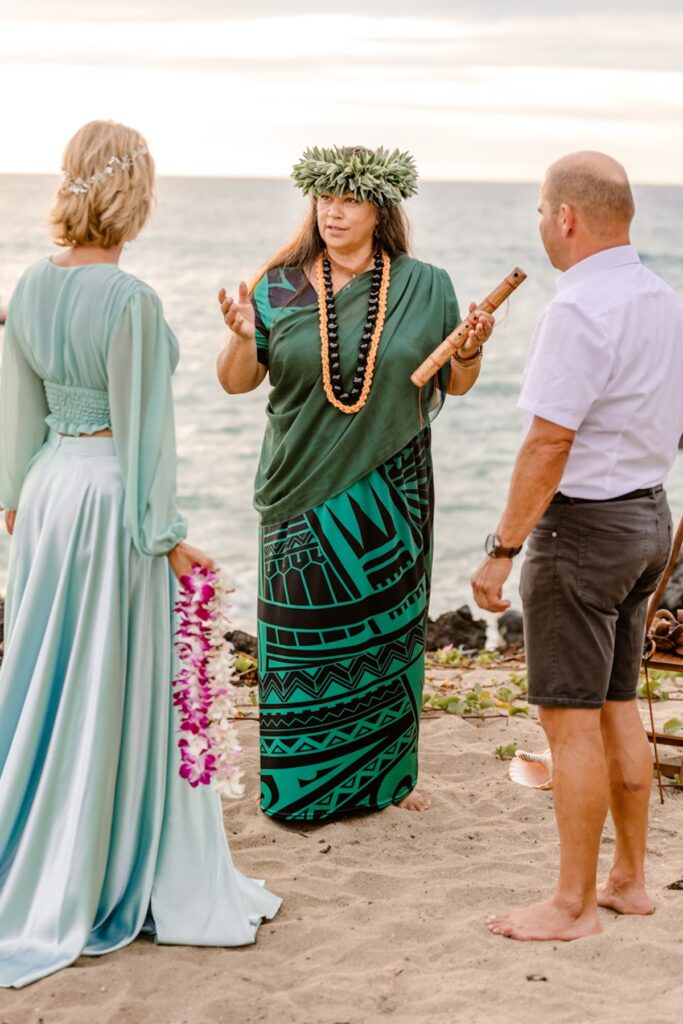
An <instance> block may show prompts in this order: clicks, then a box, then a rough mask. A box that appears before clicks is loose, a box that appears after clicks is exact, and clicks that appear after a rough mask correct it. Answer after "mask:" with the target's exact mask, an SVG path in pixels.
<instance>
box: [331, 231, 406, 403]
mask: <svg viewBox="0 0 683 1024" xmlns="http://www.w3.org/2000/svg"><path fill="white" fill-rule="evenodd" d="M374 263H375V266H374V270H373V271H372V284H371V286H370V300H369V302H368V315H367V319H366V321H365V327H364V328H363V336H362V338H361V342H360V346H359V349H358V362H357V364H356V369H355V372H354V374H353V382H352V384H351V387H350V388H349V390H348V391H346V390H345V388H344V383H343V381H342V375H341V367H340V364H339V332H338V326H337V309H336V306H335V304H334V291H333V290H332V266H331V264H330V259H329V256H328V255H327V253H326V252H322V253H321V254H320V256H319V257H318V260H317V266H316V270H317V276H318V306H319V309H320V343H321V357H322V368H323V388H324V389H325V395H326V396H327V400H328V402H329V403H330V404H331V405H333V406H334V407H335V409H339V411H340V412H345V413H354V412H358V410H359V409H362V408H363V406H364V405H365V403H366V402H367V400H368V395H369V394H370V388H371V387H372V375H373V373H374V370H375V359H376V357H377V349H378V348H379V342H380V338H381V337H382V330H383V329H384V320H385V318H386V315H387V294H388V292H389V281H390V279H391V261H390V259H389V257H388V255H387V253H386V252H385V251H384V250H383V249H381V250H380V249H378V250H377V252H376V253H375V257H374ZM323 296H324V299H323Z"/></svg>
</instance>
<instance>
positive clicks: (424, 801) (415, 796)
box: [396, 789, 432, 811]
mask: <svg viewBox="0 0 683 1024" xmlns="http://www.w3.org/2000/svg"><path fill="white" fill-rule="evenodd" d="M396 806H397V807H400V808H401V810H403V811H428V810H429V808H430V807H431V806H432V801H431V800H430V799H429V798H428V797H426V796H423V795H422V793H418V791H417V790H416V789H412V790H411V791H410V793H408V796H404V797H403V799H402V800H399V802H398V803H397V804H396Z"/></svg>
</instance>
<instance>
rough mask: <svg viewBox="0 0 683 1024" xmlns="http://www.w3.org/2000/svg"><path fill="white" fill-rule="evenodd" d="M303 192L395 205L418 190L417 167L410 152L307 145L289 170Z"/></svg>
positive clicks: (379, 204)
mask: <svg viewBox="0 0 683 1024" xmlns="http://www.w3.org/2000/svg"><path fill="white" fill-rule="evenodd" d="M292 178H293V179H294V184H295V185H296V186H297V187H298V188H300V189H301V191H302V192H303V194H304V195H305V196H308V195H312V196H322V195H328V194H329V195H345V194H346V193H347V192H351V193H352V194H353V196H354V197H355V198H356V199H360V200H361V201H363V202H370V203H374V204H375V206H397V205H398V204H399V203H400V202H401V200H402V199H408V198H409V196H413V195H415V193H416V192H417V169H416V167H415V161H414V159H413V158H412V156H411V155H410V153H402V152H401V151H400V150H398V149H394V150H393V151H391V152H390V151H389V150H388V149H384V147H383V146H380V147H379V149H375V150H372V149H365V147H362V146H333V147H332V148H331V149H321V148H319V147H318V146H313V148H312V149H307V150H306V152H305V153H304V155H303V156H302V158H301V160H299V162H298V163H296V164H295V165H294V168H293V170H292Z"/></svg>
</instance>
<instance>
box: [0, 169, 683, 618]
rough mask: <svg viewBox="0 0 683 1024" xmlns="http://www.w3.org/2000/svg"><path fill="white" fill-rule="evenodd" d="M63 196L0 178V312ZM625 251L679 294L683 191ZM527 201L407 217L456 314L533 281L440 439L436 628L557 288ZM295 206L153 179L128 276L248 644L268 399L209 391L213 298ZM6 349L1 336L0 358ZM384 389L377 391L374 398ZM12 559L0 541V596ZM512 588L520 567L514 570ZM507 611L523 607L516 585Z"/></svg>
mask: <svg viewBox="0 0 683 1024" xmlns="http://www.w3.org/2000/svg"><path fill="white" fill-rule="evenodd" d="M55 184H56V180H55V179H53V178H50V177H40V176H35V177H32V176H28V177H19V176H13V175H6V176H1V175H0V214H1V217H0V223H1V224H2V231H1V232H0V297H1V299H2V300H3V301H4V302H5V303H6V302H7V301H8V299H9V295H10V293H11V291H12V288H13V287H14V284H15V282H16V280H17V278H18V277H19V275H20V273H21V272H22V270H23V269H24V268H25V267H26V266H27V265H28V264H30V263H32V262H33V261H34V260H37V259H39V258H41V257H42V256H44V255H47V254H48V253H50V251H51V245H50V242H49V238H48V234H47V230H46V228H45V221H46V215H47V210H48V209H49V205H50V199H51V196H52V193H53V190H54V187H55ZM635 192H636V203H637V207H638V213H637V217H636V221H635V225H634V232H633V240H634V242H635V244H636V245H637V246H638V248H639V250H640V253H641V257H642V259H643V260H644V262H645V263H646V264H647V265H648V266H650V267H651V268H652V269H653V270H654V271H656V272H657V273H659V274H661V275H662V277H664V278H665V279H666V280H667V281H669V283H670V284H671V285H672V286H673V287H674V288H676V289H678V290H679V291H681V292H683V232H681V230H680V210H681V209H682V208H683V189H681V188H673V187H672V188H649V187H648V188H637V189H636V190H635ZM536 205H537V189H536V187H535V186H532V185H510V184H500V185H492V184H454V183H425V184H423V185H422V188H421V191H420V194H419V196H417V197H416V198H415V199H412V200H411V201H410V202H409V203H408V205H407V210H408V215H409V218H410V222H411V227H412V237H413V250H414V254H415V255H416V256H417V257H418V258H420V259H423V260H426V261H428V262H431V263H435V264H437V265H438V266H442V267H445V268H446V270H448V272H449V273H450V274H451V277H452V279H453V282H454V284H455V289H456V293H457V295H458V298H459V301H460V305H461V308H462V309H466V308H467V304H468V303H469V301H470V300H472V299H474V300H480V299H482V298H483V297H484V296H485V295H486V294H487V293H488V292H489V291H490V290H491V289H492V287H493V286H494V285H495V284H497V283H498V281H499V280H500V279H501V278H502V277H503V276H504V275H505V274H507V273H508V272H509V271H510V270H511V269H512V268H513V267H514V266H515V265H519V266H521V267H522V268H523V269H524V270H525V271H526V273H527V275H528V280H527V281H526V282H525V283H524V284H523V285H522V287H521V288H520V289H519V290H518V291H517V292H516V293H515V294H514V295H513V296H512V299H511V300H510V302H509V303H508V305H507V308H506V309H503V310H501V311H499V316H498V326H497V328H496V332H495V334H494V337H493V338H492V340H491V342H490V343H489V344H488V345H487V349H486V357H485V360H484V366H483V370H482V374H481V376H480V379H479V381H478V383H477V385H476V386H475V388H474V389H473V390H472V391H471V392H470V394H469V395H466V396H464V397H462V398H450V399H449V400H448V401H447V403H446V406H445V408H444V409H443V411H442V413H441V414H440V416H439V417H438V419H437V420H436V422H435V424H434V430H433V435H434V461H435V475H436V496H437V510H436V560H435V568H434V580H433V593H432V604H431V612H432V614H433V615H438V614H439V613H440V612H442V611H445V610H447V609H450V608H455V607H458V606H459V605H461V604H463V603H466V602H467V603H470V604H471V596H470V589H469V583H468V580H469V577H470V574H471V572H472V570H473V569H474V568H475V567H476V566H477V565H478V563H479V561H480V559H481V557H482V545H483V541H484V537H485V535H486V534H487V533H488V532H489V531H490V530H492V529H494V527H495V526H496V523H497V521H498V517H499V515H500V512H501V509H502V507H503V505H504V502H505V495H506V491H507V485H508V481H509V477H510V471H511V468H512V464H513V461H514V456H515V452H516V449H517V446H518V443H519V438H520V430H521V416H520V414H519V413H518V412H517V410H516V408H515V403H516V398H517V393H518V390H519V382H520V378H521V373H522V369H523V365H524V358H525V353H526V349H527V345H528V343H529V339H530V337H531V334H532V331H533V328H534V325H535V323H536V321H537V319H538V317H539V315H540V313H541V312H542V310H543V308H544V307H545V305H546V304H547V303H548V301H549V300H550V299H551V298H552V296H553V294H554V280H555V278H556V276H557V272H556V271H554V270H553V269H552V267H550V265H549V264H548V262H547V259H546V257H545V254H544V252H543V249H542V247H541V244H540V240H539V237H538V226H537V222H538V214H537V212H536ZM303 212H304V203H303V201H302V200H301V198H300V197H299V195H298V193H297V192H296V191H295V190H294V189H293V188H292V186H291V185H290V184H289V182H287V181H267V180H238V179H162V180H161V182H160V185H159V204H158V208H157V210H156V213H155V217H154V220H153V222H152V224H151V225H150V226H149V227H148V228H147V229H146V230H145V232H144V233H143V234H142V235H141V237H140V238H139V239H138V240H137V241H136V242H134V243H133V244H132V245H130V246H129V247H128V248H127V249H126V251H125V253H124V256H123V259H122V263H121V266H122V267H123V268H124V269H125V270H128V271H130V272H131V273H134V274H137V275H138V276H140V277H142V278H144V279H145V280H146V281H148V282H149V283H150V284H151V285H152V286H153V287H154V288H156V290H157V291H158V292H159V294H160V295H161V297H162V300H163V303H164V308H165V311H166V316H167V319H168V320H169V322H170V323H171V325H172V326H173V328H174V330H175V331H176V333H177V335H178V337H179V339H180V344H181V363H180V366H179V368H178V371H177V373H176V376H175V382H174V389H175V397H176V420H177V434H178V449H179V456H180V474H179V492H180V502H181V507H182V509H183V511H184V512H185V513H186V514H187V516H188V518H189V520H190V540H191V541H192V542H193V543H195V544H197V545H198V546H200V547H202V548H204V549H206V550H207V551H209V552H210V553H211V554H212V555H213V556H214V557H215V558H216V559H217V560H218V561H219V562H220V563H221V564H222V565H223V566H224V567H225V568H226V569H227V570H228V572H229V574H230V576H231V578H232V580H233V582H234V584H235V587H236V590H235V594H234V603H233V619H234V621H235V623H236V625H238V626H240V627H241V628H245V629H249V630H253V628H254V626H255V614H256V581H257V517H256V514H255V512H254V511H253V509H252V507H251V491H252V481H253V476H254V472H255V467H256V463H257V459H258V452H259V448H260V443H261V436H262V432H263V426H264V420H265V414H264V408H265V404H266V400H267V383H264V384H263V385H262V386H261V388H259V389H258V390H257V391H255V392H252V393H251V394H248V395H234V396H230V395H226V394H225V393H224V392H223V391H222V390H221V388H220V387H219V385H218V383H217V382H216V378H215V371H214V365H215V359H216V355H217V353H218V351H219V349H220V347H221V344H222V342H223V340H224V338H225V329H224V327H223V324H222V319H221V317H220V313H219V310H218V305H217V301H216V293H217V292H218V289H219V288H220V287H221V286H222V285H224V286H225V287H226V288H227V289H228V290H229V291H231V290H234V289H235V288H236V286H237V283H238V282H239V280H240V279H241V278H246V279H249V278H250V277H251V276H252V274H253V273H254V271H255V270H256V269H257V268H258V267H259V266H260V265H261V264H262V263H263V262H265V260H266V258H267V257H268V256H269V255H270V253H271V252H273V251H274V250H275V249H276V248H278V247H279V245H280V244H281V243H282V242H283V241H284V240H285V239H286V238H287V237H288V236H289V235H290V234H291V233H292V232H293V231H294V229H295V228H296V226H297V224H298V222H299V220H300V218H301V216H302V214H303ZM1 338H2V334H1V332H0V342H1ZM378 383H379V385H381V381H379V382H378ZM668 490H669V496H670V500H671V504H672V508H673V510H674V515H675V516H677V515H680V512H681V510H682V509H683V453H681V454H680V455H679V456H678V460H677V463H676V464H675V465H674V468H673V470H672V472H671V474H670V478H669V482H668ZM8 553H9V544H8V540H7V538H6V536H4V534H3V535H2V537H0V590H2V589H3V587H4V583H5V579H6V570H7V560H8ZM515 572H516V574H517V573H518V572H519V565H518V564H516V567H515ZM508 596H509V597H510V598H511V600H512V602H513V605H517V606H519V597H518V595H517V576H516V575H515V576H514V577H513V579H512V580H511V583H510V584H509V586H508Z"/></svg>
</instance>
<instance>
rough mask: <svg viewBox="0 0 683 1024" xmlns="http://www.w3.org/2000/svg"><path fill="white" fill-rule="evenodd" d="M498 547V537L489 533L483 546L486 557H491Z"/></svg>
mask: <svg viewBox="0 0 683 1024" xmlns="http://www.w3.org/2000/svg"><path fill="white" fill-rule="evenodd" d="M499 547H500V537H499V536H498V534H497V533H490V534H489V535H488V537H487V538H486V543H485V544H484V551H485V552H486V554H487V555H492V554H493V552H494V551H495V550H496V549H497V548H499Z"/></svg>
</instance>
